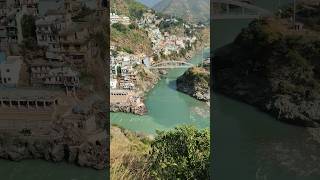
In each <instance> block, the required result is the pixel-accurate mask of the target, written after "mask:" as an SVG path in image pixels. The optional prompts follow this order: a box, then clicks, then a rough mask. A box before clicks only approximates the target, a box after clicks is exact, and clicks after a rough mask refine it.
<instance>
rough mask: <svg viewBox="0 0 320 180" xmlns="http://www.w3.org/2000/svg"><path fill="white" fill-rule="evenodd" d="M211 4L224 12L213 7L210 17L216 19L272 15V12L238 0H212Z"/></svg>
mask: <svg viewBox="0 0 320 180" xmlns="http://www.w3.org/2000/svg"><path fill="white" fill-rule="evenodd" d="M213 5H214V6H215V7H219V8H221V9H223V10H224V12H221V11H220V12H217V11H215V9H213V14H212V17H213V19H216V20H219V19H256V18H260V17H266V16H272V13H271V12H270V11H268V10H265V9H263V8H260V7H257V6H255V5H253V4H250V3H247V2H244V1H239V0H213ZM216 9H217V8H216ZM235 10H238V11H235ZM239 10H240V11H239Z"/></svg>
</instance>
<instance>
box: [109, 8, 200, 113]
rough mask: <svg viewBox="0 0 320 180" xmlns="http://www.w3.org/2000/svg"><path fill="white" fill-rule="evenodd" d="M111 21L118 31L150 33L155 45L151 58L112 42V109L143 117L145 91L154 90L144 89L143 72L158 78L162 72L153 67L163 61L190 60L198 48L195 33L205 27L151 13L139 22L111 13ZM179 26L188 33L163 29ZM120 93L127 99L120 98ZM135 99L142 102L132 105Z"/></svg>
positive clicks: (139, 19)
mask: <svg viewBox="0 0 320 180" xmlns="http://www.w3.org/2000/svg"><path fill="white" fill-rule="evenodd" d="M110 21H111V23H110V26H112V27H116V28H118V27H119V26H121V25H123V26H126V27H129V28H131V27H132V26H133V27H136V26H137V28H138V29H140V30H142V31H144V32H146V34H147V38H149V39H150V41H151V45H150V46H151V48H152V53H151V54H150V53H149V54H148V53H147V52H142V53H141V52H133V51H131V50H127V49H124V48H123V47H119V46H117V43H115V42H112V41H111V46H110V88H111V90H110V97H111V101H110V103H111V107H115V108H111V111H113V110H114V111H122V112H132V113H135V114H140V115H142V114H144V113H145V112H146V107H145V105H144V104H143V96H144V94H145V91H148V90H150V88H147V89H141V88H140V85H139V84H138V82H137V79H139V74H140V73H139V71H141V69H143V70H144V71H147V72H148V73H149V74H154V75H155V76H157V74H158V73H159V72H158V71H157V70H156V71H154V70H151V69H150V67H151V66H152V65H154V64H156V63H158V62H160V61H165V60H170V58H175V59H177V58H178V56H180V57H181V56H182V58H186V57H185V56H186V53H187V52H188V51H190V50H191V49H192V48H194V46H195V45H196V43H197V37H196V35H195V34H196V33H195V32H196V31H197V28H202V26H198V25H196V24H188V23H186V22H182V20H180V19H177V18H175V17H171V16H170V17H165V16H163V17H162V16H159V15H156V13H155V12H154V11H153V10H147V11H146V12H145V13H143V15H142V17H141V18H138V19H130V18H129V17H128V16H125V15H120V14H117V13H116V11H115V12H111V13H110ZM176 23H181V26H180V27H181V28H182V29H183V30H184V31H185V33H183V34H177V33H174V32H173V33H170V32H169V30H166V29H165V28H163V29H161V27H162V26H163V24H176ZM119 24H121V25H119ZM130 26H131V27H130ZM169 26H170V25H169ZM186 32H187V33H186ZM111 36H112V34H111ZM141 67H142V68H141ZM145 83H147V82H145ZM151 88H152V87H151ZM119 92H121V93H120V94H121V95H122V96H124V97H121V98H118V96H119ZM133 99H135V100H136V99H138V102H139V103H137V101H132V100H133ZM124 109H125V110H124ZM136 109H139V110H138V111H137V110H136Z"/></svg>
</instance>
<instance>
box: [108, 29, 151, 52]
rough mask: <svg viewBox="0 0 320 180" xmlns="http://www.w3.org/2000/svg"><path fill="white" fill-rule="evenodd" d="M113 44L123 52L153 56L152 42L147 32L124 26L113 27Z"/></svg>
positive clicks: (111, 37)
mask: <svg viewBox="0 0 320 180" xmlns="http://www.w3.org/2000/svg"><path fill="white" fill-rule="evenodd" d="M111 34H112V36H110V39H111V44H113V45H116V46H117V47H122V48H123V49H122V50H123V51H126V52H136V53H147V54H152V49H151V41H150V39H149V38H146V36H147V34H146V32H145V31H143V30H140V29H130V28H129V27H126V26H124V25H119V24H114V25H112V26H111Z"/></svg>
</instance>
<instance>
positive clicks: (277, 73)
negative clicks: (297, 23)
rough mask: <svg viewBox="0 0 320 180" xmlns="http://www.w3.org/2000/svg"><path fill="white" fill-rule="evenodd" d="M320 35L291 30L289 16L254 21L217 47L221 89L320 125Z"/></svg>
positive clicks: (293, 119) (283, 116)
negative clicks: (236, 35)
mask: <svg viewBox="0 0 320 180" xmlns="http://www.w3.org/2000/svg"><path fill="white" fill-rule="evenodd" d="M319 34H320V32H319V31H317V30H315V29H304V30H303V32H300V31H296V30H294V29H290V26H289V25H288V24H287V23H286V20H279V19H262V20H256V21H254V22H252V23H251V24H250V25H249V27H248V28H246V29H244V30H243V31H242V32H241V33H240V35H239V36H238V37H237V38H236V40H235V41H234V42H233V43H232V44H231V45H229V46H227V47H224V48H222V49H220V50H218V51H217V52H216V56H215V57H214V59H215V67H214V68H215V70H214V71H215V76H214V77H215V88H216V90H217V91H219V92H220V93H222V94H225V95H227V96H230V97H233V98H236V99H239V100H241V101H244V102H246V103H248V104H252V105H254V106H256V107H259V108H260V109H261V110H263V111H266V112H268V113H270V114H271V115H273V116H274V117H276V118H277V119H279V120H282V121H285V122H288V123H291V124H296V125H300V126H309V127H319V125H320V112H319V108H320V88H319V87H320V84H319V80H320V79H319V77H320V76H319V75H320V74H319V73H320V71H319V70H318V69H319V68H320V67H319V66H320V65H319V63H317V61H316V59H318V58H316V57H319V56H320V54H319V51H318V50H319V48H320V46H319V42H320V39H319ZM248 50H250V51H248Z"/></svg>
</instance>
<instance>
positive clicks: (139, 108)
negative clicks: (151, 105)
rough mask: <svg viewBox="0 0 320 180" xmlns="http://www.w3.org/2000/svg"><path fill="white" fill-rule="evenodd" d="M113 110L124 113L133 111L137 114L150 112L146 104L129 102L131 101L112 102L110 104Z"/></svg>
mask: <svg viewBox="0 0 320 180" xmlns="http://www.w3.org/2000/svg"><path fill="white" fill-rule="evenodd" d="M110 111H111V112H124V113H133V114H137V115H144V114H146V113H147V112H148V110H147V107H146V106H145V104H143V103H140V104H135V105H133V104H129V103H111V104H110Z"/></svg>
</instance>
